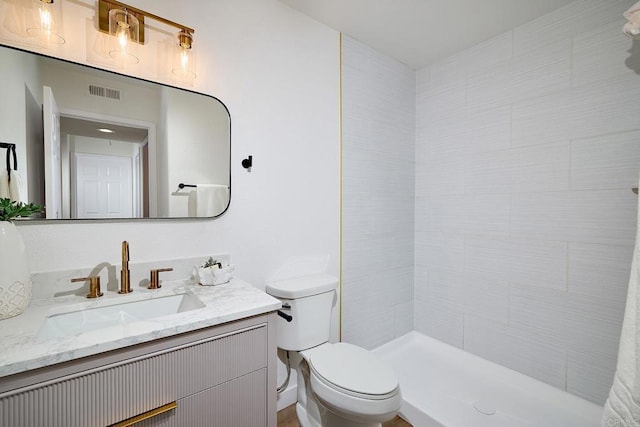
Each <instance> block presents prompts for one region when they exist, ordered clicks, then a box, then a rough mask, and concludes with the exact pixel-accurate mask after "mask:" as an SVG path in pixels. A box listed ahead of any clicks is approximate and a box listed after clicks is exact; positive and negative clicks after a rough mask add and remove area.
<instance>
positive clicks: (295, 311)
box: [266, 274, 338, 351]
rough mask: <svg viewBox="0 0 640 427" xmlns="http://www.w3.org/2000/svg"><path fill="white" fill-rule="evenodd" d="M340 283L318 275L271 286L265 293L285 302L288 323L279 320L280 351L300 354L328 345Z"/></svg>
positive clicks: (283, 281) (333, 278) (288, 280)
mask: <svg viewBox="0 0 640 427" xmlns="http://www.w3.org/2000/svg"><path fill="white" fill-rule="evenodd" d="M337 286H338V279H337V278H335V277H333V276H330V275H328V274H316V275H313V276H303V277H297V278H294V279H287V280H281V281H277V282H272V283H269V284H268V285H267V287H266V291H267V293H268V294H269V295H271V296H274V297H276V298H278V299H279V300H280V301H282V304H283V306H284V308H283V309H282V311H283V312H285V313H286V314H288V315H290V316H292V317H293V320H292V321H291V322H287V321H286V320H285V319H283V318H282V317H280V316H278V347H280V348H281V349H284V350H293V351H300V350H306V349H308V348H311V347H315V346H317V345H320V344H322V343H325V342H327V341H329V333H330V328H331V307H332V306H333V302H334V299H335V289H336V287H337Z"/></svg>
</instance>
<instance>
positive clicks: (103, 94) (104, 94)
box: [89, 85, 121, 101]
mask: <svg viewBox="0 0 640 427" xmlns="http://www.w3.org/2000/svg"><path fill="white" fill-rule="evenodd" d="M89 95H92V96H98V97H100V98H107V99H113V100H114V101H120V100H121V96H120V91H119V90H118V89H110V88H108V87H104V86H98V85H89Z"/></svg>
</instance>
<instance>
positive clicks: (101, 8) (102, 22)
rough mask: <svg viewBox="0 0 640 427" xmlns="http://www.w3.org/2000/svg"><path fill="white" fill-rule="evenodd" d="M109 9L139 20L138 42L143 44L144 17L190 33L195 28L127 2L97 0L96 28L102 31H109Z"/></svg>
mask: <svg viewBox="0 0 640 427" xmlns="http://www.w3.org/2000/svg"><path fill="white" fill-rule="evenodd" d="M111 9H123V10H126V11H127V12H128V13H131V14H132V15H134V16H135V17H136V18H138V21H139V22H140V28H139V30H138V31H139V35H138V41H139V42H140V44H144V18H145V17H146V18H149V19H153V20H154V21H158V22H161V23H163V24H166V25H169V26H170V27H174V28H177V29H179V30H181V31H184V32H186V33H187V34H190V35H192V34H193V33H195V32H196V30H194V29H193V28H190V27H187V26H185V25H182V24H178V23H177V22H173V21H171V20H169V19H166V18H163V17H161V16H158V15H154V14H153V13H149V12H147V11H144V10H142V9H138V8H137V7H133V6H129V5H128V4H124V3H121V2H119V1H116V0H98V28H99V29H100V31H104V32H106V33H108V32H109V11H110V10H111Z"/></svg>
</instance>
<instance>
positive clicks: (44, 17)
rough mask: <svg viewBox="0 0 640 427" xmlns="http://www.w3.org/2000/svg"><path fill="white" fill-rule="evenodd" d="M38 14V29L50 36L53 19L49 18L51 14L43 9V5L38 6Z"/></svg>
mask: <svg viewBox="0 0 640 427" xmlns="http://www.w3.org/2000/svg"><path fill="white" fill-rule="evenodd" d="M38 12H39V14H40V28H42V30H43V31H45V32H46V33H48V34H51V23H52V21H53V18H52V17H51V12H49V11H48V10H47V9H46V8H45V7H44V3H42V6H40V10H38Z"/></svg>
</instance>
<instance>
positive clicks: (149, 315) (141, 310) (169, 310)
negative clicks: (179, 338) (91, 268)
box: [36, 293, 205, 341]
mask: <svg viewBox="0 0 640 427" xmlns="http://www.w3.org/2000/svg"><path fill="white" fill-rule="evenodd" d="M204 306H205V305H204V304H203V303H202V301H200V300H199V299H198V298H197V297H196V296H194V295H192V294H190V293H181V294H174V295H167V296H162V297H156V298H152V299H144V300H139V301H130V302H123V303H120V304H111V305H105V306H100V307H93V308H87V309H84V310H77V311H70V312H66V313H59V314H52V315H50V316H47V317H46V318H45V319H44V321H43V322H42V326H41V327H40V330H39V331H38V334H37V336H36V340H38V341H44V340H48V339H52V338H58V337H66V336H71V335H78V334H81V333H83V332H88V331H95V330H97V329H102V328H107V327H110V326H117V325H124V324H128V323H132V322H137V321H140V320H148V319H153V318H156V317H161V316H167V315H170V314H176V313H182V312H185V311H190V310H196V309H198V308H202V307H204Z"/></svg>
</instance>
